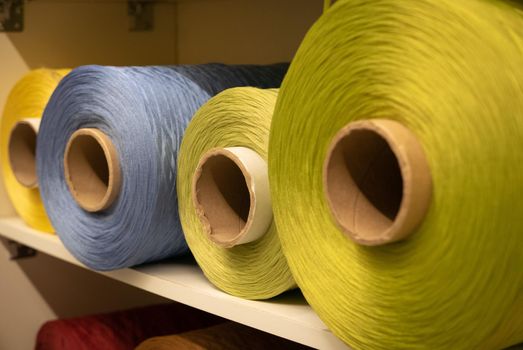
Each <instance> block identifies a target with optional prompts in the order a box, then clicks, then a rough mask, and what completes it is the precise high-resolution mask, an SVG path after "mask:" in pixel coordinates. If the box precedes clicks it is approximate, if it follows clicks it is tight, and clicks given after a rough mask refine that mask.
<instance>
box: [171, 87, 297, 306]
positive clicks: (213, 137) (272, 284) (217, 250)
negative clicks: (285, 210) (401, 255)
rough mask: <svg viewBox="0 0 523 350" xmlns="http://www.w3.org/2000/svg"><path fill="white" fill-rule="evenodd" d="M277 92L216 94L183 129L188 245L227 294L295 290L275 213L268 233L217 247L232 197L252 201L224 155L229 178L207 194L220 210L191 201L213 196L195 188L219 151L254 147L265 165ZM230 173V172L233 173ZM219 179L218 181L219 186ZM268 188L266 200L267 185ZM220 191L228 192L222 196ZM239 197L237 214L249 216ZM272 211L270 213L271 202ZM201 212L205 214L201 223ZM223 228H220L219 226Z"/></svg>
mask: <svg viewBox="0 0 523 350" xmlns="http://www.w3.org/2000/svg"><path fill="white" fill-rule="evenodd" d="M277 94H278V92H277V90H261V89H256V88H234V89H229V90H226V91H224V92H222V93H220V94H218V95H217V96H216V97H214V98H212V99H211V100H209V101H208V102H207V103H206V104H205V105H204V106H202V107H201V108H200V109H199V110H198V112H197V113H196V115H195V116H194V118H193V119H192V120H191V123H190V124H189V126H188V128H187V130H186V131H185V135H184V138H183V141H182V146H181V149H180V154H179V159H178V182H177V188H178V201H179V209H180V219H181V223H182V226H183V230H184V233H185V237H186V239H187V243H188V244H189V247H190V249H191V251H192V253H193V255H194V257H195V258H196V260H197V261H198V264H199V265H200V266H201V268H202V270H203V272H204V273H205V275H206V276H207V278H208V279H209V280H210V281H211V282H212V283H213V284H214V285H216V286H217V287H218V288H220V289H222V290H224V291H225V292H227V293H230V294H232V295H236V296H239V297H243V298H248V299H266V298H271V297H273V296H275V295H278V294H280V293H282V292H284V291H286V290H288V289H290V288H293V287H295V282H294V280H293V278H292V275H291V273H290V270H289V268H288V266H287V262H286V260H285V258H284V256H283V253H282V252H281V246H280V242H279V240H278V235H277V232H276V227H275V225H274V223H273V222H272V213H269V214H270V215H271V216H270V217H268V220H269V221H268V225H269V227H268V229H267V230H266V229H263V227H262V232H260V234H262V235H261V237H259V238H257V239H254V240H253V241H251V242H247V243H244V244H239V242H236V241H235V242H232V241H230V240H229V241H227V240H225V242H224V240H222V241H221V243H222V244H218V243H219V242H218V241H219V240H214V237H215V234H217V232H216V231H219V230H220V229H221V230H222V232H219V233H220V234H221V233H223V224H224V223H223V222H218V223H216V222H215V221H216V220H217V221H220V220H222V221H227V220H226V219H227V218H229V217H230V216H231V215H232V216H234V215H235V212H234V211H231V207H233V206H234V204H231V205H230V206H228V205H227V200H228V201H229V203H231V201H232V202H234V201H235V199H234V198H233V197H235V196H236V195H237V194H238V193H240V192H242V191H243V192H244V193H243V195H246V196H247V197H248V193H247V192H245V191H246V187H245V186H246V181H247V180H246V179H243V178H242V176H239V177H238V175H241V173H239V169H238V168H237V167H236V168H235V169H234V167H233V169H231V164H232V162H231V161H230V160H229V161H227V159H225V160H224V159H223V158H224V157H223V154H221V158H220V159H221V161H224V162H225V163H226V165H225V166H226V167H229V168H228V169H226V171H225V170H224V171H221V174H222V175H224V174H225V179H222V180H226V182H227V183H225V184H221V185H218V186H216V187H220V186H221V187H220V188H218V191H214V192H212V193H208V195H207V197H206V198H210V199H209V200H208V202H209V205H211V206H212V205H213V204H216V206H219V208H218V210H219V211H218V215H217V217H216V216H212V212H210V211H212V210H213V209H216V208H210V209H209V208H207V207H205V205H206V203H204V200H205V199H204V198H203V197H202V198H203V199H202V198H200V197H198V200H195V198H193V195H196V194H198V196H200V195H201V196H204V195H205V193H207V192H209V191H208V189H207V188H203V185H202V187H195V186H196V184H199V182H198V181H199V179H201V178H203V177H204V175H201V177H198V176H200V173H198V174H199V175H198V176H196V177H195V173H197V172H199V170H200V169H205V168H203V167H201V164H202V163H205V164H207V163H206V162H205V160H206V159H208V157H209V156H216V152H215V151H217V150H222V151H220V152H223V149H230V147H243V148H247V149H250V150H252V151H254V152H256V153H257V154H258V155H259V156H261V159H262V162H263V163H265V161H263V160H266V159H267V148H268V138H269V129H270V124H271V117H272V112H273V110H274V104H275V103H276V97H277ZM209 163H210V162H209ZM265 166H266V165H265ZM231 170H232V173H229V171H231ZM235 170H236V171H235ZM266 171H267V170H265V174H263V173H262V174H261V175H262V177H263V175H264V176H265V178H267V173H266ZM202 172H203V170H202ZM213 177H214V179H215V178H217V177H220V171H218V174H216V173H214V174H212V175H211V176H210V180H209V181H211V182H212V181H213ZM219 181H220V180H216V182H217V183H218V182H219ZM222 182H223V181H222ZM247 182H248V181H247ZM212 184H213V183H212ZM212 184H211V185H212ZM265 186H266V188H267V190H266V192H267V196H268V195H269V191H268V183H267V184H266V185H265ZM224 187H226V188H224ZM259 187H260V186H259V184H258V188H256V190H259ZM193 190H194V191H195V192H194V194H193ZM214 190H216V188H214ZM206 191H207V192H206ZM220 191H225V192H228V193H225V194H223V193H221V192H220ZM203 192H205V193H203ZM202 193H203V194H202ZM240 194H242V193H240ZM259 195H260V196H261V194H259ZM218 197H219V198H218ZM231 198H232V199H231ZM224 199H225V200H224ZM240 199H241V200H242V201H241V202H240V203H239V205H240V206H241V208H240V209H239V211H243V214H241V215H239V216H242V215H246V214H247V212H248V213H249V215H251V213H253V212H254V211H253V210H252V209H251V210H249V205H248V203H247V205H245V204H246V202H249V200H248V198H247V200H246V201H245V200H243V199H242V198H240ZM253 199H254V200H255V201H256V203H258V202H260V200H261V198H260V197H259V196H258V197H256V198H254V197H253V198H251V201H250V202H251V203H253V202H254V201H253ZM200 200H201V203H200V204H201V205H200V204H198V210H197V204H196V203H199V202H198V201H200ZM236 204H238V203H236ZM220 206H221V207H220ZM208 209H209V210H208ZM268 210H269V212H271V207H270V203H269V205H268ZM256 212H258V211H256ZM199 213H200V214H202V215H203V221H202V220H201V217H200V215H199ZM235 219H236V220H237V221H241V219H240V218H238V216H234V217H233V218H232V220H233V222H234V220H235ZM213 220H215V221H213ZM244 224H245V223H244ZM220 225H222V227H217V226H220ZM247 226H248V225H247ZM253 226H256V225H251V228H252V227H253ZM208 228H211V232H207V229H208ZM265 231H266V232H265ZM227 233H230V232H227ZM255 238H256V237H255ZM213 240H214V241H213Z"/></svg>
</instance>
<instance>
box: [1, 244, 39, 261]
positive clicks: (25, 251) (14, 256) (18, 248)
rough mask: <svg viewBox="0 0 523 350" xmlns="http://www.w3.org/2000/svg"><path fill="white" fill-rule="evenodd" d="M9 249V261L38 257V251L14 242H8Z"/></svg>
mask: <svg viewBox="0 0 523 350" xmlns="http://www.w3.org/2000/svg"><path fill="white" fill-rule="evenodd" d="M7 249H8V250H9V255H10V256H9V260H20V259H25V258H32V257H34V256H36V253H37V251H36V249H33V248H31V247H28V246H26V245H23V244H21V243H18V242H16V241H13V240H8V241H7Z"/></svg>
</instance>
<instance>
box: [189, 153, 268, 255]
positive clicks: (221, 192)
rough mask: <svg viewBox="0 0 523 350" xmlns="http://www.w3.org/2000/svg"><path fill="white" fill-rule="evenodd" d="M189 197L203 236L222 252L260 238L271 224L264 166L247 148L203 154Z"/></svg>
mask: <svg viewBox="0 0 523 350" xmlns="http://www.w3.org/2000/svg"><path fill="white" fill-rule="evenodd" d="M192 197H193V202H194V205H195V207H196V211H197V213H198V216H199V218H200V220H201V222H202V224H203V227H204V231H205V233H206V234H207V236H208V237H209V239H210V240H211V241H213V242H214V243H215V244H217V245H219V246H221V247H224V248H231V247H233V246H235V245H238V244H244V243H248V242H252V241H254V240H256V239H258V238H260V237H261V236H262V235H263V234H264V233H265V232H266V231H267V230H268V228H269V226H270V224H271V222H272V210H271V204H270V196H269V184H268V175H267V165H266V162H265V160H263V159H262V158H261V157H260V156H259V155H258V154H257V153H256V152H254V151H252V150H250V149H248V148H244V147H230V148H216V149H212V150H210V151H209V152H207V153H206V154H204V156H203V157H202V158H201V160H200V162H199V164H198V167H197V169H196V172H195V175H194V178H193V189H192Z"/></svg>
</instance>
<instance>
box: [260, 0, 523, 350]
mask: <svg viewBox="0 0 523 350" xmlns="http://www.w3.org/2000/svg"><path fill="white" fill-rule="evenodd" d="M514 6H515V5H509V4H508V3H506V2H501V1H486V0H485V1H482V0H462V1H456V0H440V1H427V0H421V1H420V0H416V1H414V0H411V1H408V0H376V1H366V0H339V1H337V2H336V3H335V4H334V5H333V6H332V7H331V8H330V9H329V10H328V11H327V12H326V13H325V14H324V15H323V16H322V17H321V18H320V19H319V20H318V22H317V23H316V24H315V25H314V26H313V27H312V28H311V30H310V31H309V33H308V34H307V35H306V37H305V39H304V41H303V43H302V45H301V47H300V48H299V50H298V52H297V54H296V57H295V59H294V61H293V62H292V64H291V67H290V70H289V72H288V74H287V76H286V78H285V81H284V83H283V85H282V88H281V90H280V95H279V97H278V101H277V104H276V108H275V112H274V116H273V122H272V126H271V136H270V145H269V179H270V184H271V195H272V200H273V211H274V218H275V221H276V224H277V227H278V232H279V236H280V240H281V243H282V247H283V251H284V253H285V255H286V257H287V260H288V262H289V265H290V267H291V270H292V272H293V275H294V277H295V279H296V281H297V283H298V285H299V286H300V288H301V289H302V291H303V292H304V295H305V297H306V298H307V300H308V301H309V303H310V304H311V306H312V307H313V308H314V309H315V310H316V312H317V313H318V314H319V315H320V317H321V318H322V319H323V320H324V321H325V322H326V324H327V325H328V326H329V328H330V329H331V330H332V331H333V332H334V333H335V334H336V335H337V336H338V337H340V338H341V339H342V340H343V341H345V342H346V343H347V344H349V345H350V346H351V347H353V348H355V349H398V348H402V349H403V348H409V349H414V348H426V349H496V348H504V347H508V346H510V345H512V344H517V343H520V342H523V234H522V232H523V219H522V213H523V200H522V199H521V193H522V191H523V152H521V150H522V149H523V144H522V142H523V69H521V67H523V17H522V15H521V10H520V9H519V8H516V7H514ZM378 119H379V120H381V119H386V120H392V121H395V122H397V124H399V125H401V126H403V127H404V128H406V130H409V131H410V132H411V133H412V134H413V135H414V136H415V138H416V139H417V141H418V142H419V145H420V147H421V148H422V150H423V153H424V156H425V159H426V162H427V165H428V169H429V170H430V175H431V179H432V185H431V191H432V194H431V196H430V197H429V203H428V204H429V205H428V209H427V211H426V213H425V214H424V215H422V216H421V217H420V220H419V221H418V222H417V224H416V225H413V226H412V227H411V229H410V232H408V233H410V235H409V236H405V237H403V240H401V239H400V240H399V241H398V242H395V243H390V244H383V243H385V242H381V243H380V242H374V243H376V245H375V246H369V245H366V244H361V243H365V242H357V241H356V240H354V239H351V237H349V235H348V234H346V232H345V230H343V229H342V228H341V227H340V225H339V223H338V222H337V219H336V215H335V214H334V213H333V211H331V205H330V204H329V201H328V199H327V198H328V193H327V191H326V188H325V186H324V181H325V179H324V177H325V176H328V174H327V173H326V171H324V169H328V167H327V166H326V164H328V151H329V150H330V149H332V141H333V139H334V138H335V136H336V135H338V133H339V132H340V130H342V129H343V128H344V127H347V126H348V127H351V126H353V125H354V123H357V122H361V121H367V122H368V121H376V120H378ZM378 136H379V135H378ZM382 141H384V142H385V143H387V140H386V139H384V140H383V139H382ZM389 146H390V144H389ZM368 151H369V148H368V147H367V146H365V145H363V146H362V147H361V148H357V147H354V148H350V152H349V153H350V154H347V157H349V158H350V157H359V158H360V159H366V157H367V155H366V152H368ZM393 154H394V155H395V156H396V168H395V169H392V170H391V171H386V169H385V171H380V172H374V171H372V167H370V168H368V170H369V173H368V174H367V176H370V177H374V180H373V181H374V182H375V183H377V184H378V185H383V184H386V183H387V181H390V178H389V176H390V175H391V174H396V175H399V176H400V180H401V181H400V182H399V185H398V183H396V186H399V188H398V187H396V188H395V190H396V191H399V194H400V197H399V200H398V199H396V202H395V205H396V209H397V207H398V206H399V207H401V205H402V204H403V199H404V197H405V196H406V195H407V194H406V193H405V192H404V191H403V189H402V187H401V186H402V185H404V181H405V180H406V176H407V174H406V173H405V172H404V168H402V166H401V164H398V162H397V160H398V159H397V158H398V157H397V154H396V153H394V152H393ZM367 158H368V157H367ZM392 159H393V160H394V157H393V158H392ZM393 163H394V162H391V164H393ZM398 169H399V170H398ZM341 184H342V185H343V183H341ZM376 188H378V189H379V188H380V187H379V186H377V187H374V189H376ZM383 188H385V189H384V191H391V192H393V191H392V190H394V188H388V187H387V186H384V187H382V190H383ZM387 188H388V189H387ZM386 195H388V193H385V196H382V198H387V196H386ZM374 204H375V205H376V207H375V208H373V209H376V210H374V211H380V210H379V209H380V205H381V204H382V203H374ZM365 213H367V214H369V213H370V215H371V216H370V218H371V219H372V218H373V217H374V216H373V215H374V213H373V212H372V211H370V212H369V211H367V212H365V211H362V212H357V211H352V212H350V214H351V215H354V221H355V222H356V221H358V220H361V219H362V218H360V217H359V215H364V214H365ZM396 214H397V211H396ZM396 214H395V213H394V211H393V212H392V215H390V222H391V223H394V221H395V220H396V217H395V216H394V215H396ZM355 230H358V229H357V228H356V229H355ZM353 233H354V232H353ZM355 233H359V232H355ZM352 238H354V237H352ZM400 238H401V237H400ZM389 242H390V241H389ZM371 244H372V242H371Z"/></svg>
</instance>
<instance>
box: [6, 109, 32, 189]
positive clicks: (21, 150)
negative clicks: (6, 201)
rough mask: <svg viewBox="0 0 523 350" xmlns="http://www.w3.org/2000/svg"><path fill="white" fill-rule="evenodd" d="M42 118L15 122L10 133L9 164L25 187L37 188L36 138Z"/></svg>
mask: <svg viewBox="0 0 523 350" xmlns="http://www.w3.org/2000/svg"><path fill="white" fill-rule="evenodd" d="M39 125H40V120H39V119H36V118H28V119H24V120H21V121H19V122H18V123H16V124H15V126H14V127H13V129H12V130H11V134H10V135H9V145H8V152H9V164H10V166H11V170H12V172H13V175H14V176H15V178H16V180H17V181H18V182H19V183H20V184H21V185H22V186H24V187H27V188H36V187H37V186H38V177H37V174H36V138H37V135H38V128H39Z"/></svg>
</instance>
